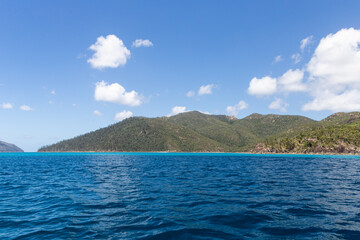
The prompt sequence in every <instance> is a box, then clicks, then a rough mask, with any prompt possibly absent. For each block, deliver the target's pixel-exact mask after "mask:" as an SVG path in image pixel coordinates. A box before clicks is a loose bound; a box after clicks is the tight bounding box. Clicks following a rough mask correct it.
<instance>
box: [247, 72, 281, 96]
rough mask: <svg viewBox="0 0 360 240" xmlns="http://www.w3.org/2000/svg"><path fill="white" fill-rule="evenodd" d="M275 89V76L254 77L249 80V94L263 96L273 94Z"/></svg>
mask: <svg viewBox="0 0 360 240" xmlns="http://www.w3.org/2000/svg"><path fill="white" fill-rule="evenodd" d="M276 90H277V86H276V78H271V77H269V76H266V77H263V78H256V77H254V78H253V79H251V81H250V84H249V88H248V93H249V94H250V95H256V96H265V95H271V94H274V93H275V92H276Z"/></svg>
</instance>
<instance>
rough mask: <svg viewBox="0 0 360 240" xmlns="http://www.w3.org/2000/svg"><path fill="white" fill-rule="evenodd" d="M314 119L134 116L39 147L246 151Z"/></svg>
mask: <svg viewBox="0 0 360 240" xmlns="http://www.w3.org/2000/svg"><path fill="white" fill-rule="evenodd" d="M313 122H315V121H313V120H311V119H309V118H305V117H301V116H286V115H284V116H282V115H260V114H253V115H251V116H249V117H247V118H244V119H236V118H234V117H229V116H225V115H208V114H203V113H200V112H196V111H194V112H186V113H181V114H178V115H176V116H172V117H161V118H144V117H133V118H129V119H126V120H124V121H122V122H119V123H116V124H113V125H111V126H109V127H106V128H102V129H99V130H97V131H94V132H90V133H87V134H84V135H81V136H78V137H75V138H73V139H69V140H64V141H61V142H59V143H56V144H53V145H50V146H45V147H42V148H41V149H39V151H179V152H209V151H211V152H224V151H229V152H235V151H246V150H250V149H251V148H252V147H254V145H255V144H256V143H257V142H259V141H260V140H261V139H263V138H265V137H268V136H272V135H275V134H279V133H284V132H286V131H288V130H289V129H293V128H297V127H301V126H306V125H308V124H309V123H313Z"/></svg>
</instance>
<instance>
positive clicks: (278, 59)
mask: <svg viewBox="0 0 360 240" xmlns="http://www.w3.org/2000/svg"><path fill="white" fill-rule="evenodd" d="M282 60H283V59H282V57H281V55H278V56H276V57H275V58H274V63H277V62H281V61H282Z"/></svg>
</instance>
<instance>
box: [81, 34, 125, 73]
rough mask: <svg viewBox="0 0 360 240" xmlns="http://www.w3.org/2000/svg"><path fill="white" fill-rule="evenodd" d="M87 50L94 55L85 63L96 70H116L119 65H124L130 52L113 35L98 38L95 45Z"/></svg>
mask: <svg viewBox="0 0 360 240" xmlns="http://www.w3.org/2000/svg"><path fill="white" fill-rule="evenodd" d="M89 49H90V50H93V51H95V53H94V55H93V56H92V57H91V58H90V59H88V61H87V62H88V63H90V64H91V66H92V67H93V68H97V69H103V68H107V67H109V68H117V67H118V66H120V65H125V64H126V61H127V59H128V58H130V50H129V49H127V48H126V46H125V45H124V43H123V41H121V40H120V39H119V38H117V37H116V36H115V35H107V36H106V37H103V36H100V37H98V38H97V40H96V43H95V44H93V45H91V46H90V47H89Z"/></svg>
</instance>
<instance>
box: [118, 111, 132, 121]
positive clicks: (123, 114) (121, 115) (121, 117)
mask: <svg viewBox="0 0 360 240" xmlns="http://www.w3.org/2000/svg"><path fill="white" fill-rule="evenodd" d="M132 116H133V113H132V112H131V111H126V110H124V111H122V112H118V113H116V114H115V117H114V120H116V121H122V120H124V119H126V118H129V117H132Z"/></svg>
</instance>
